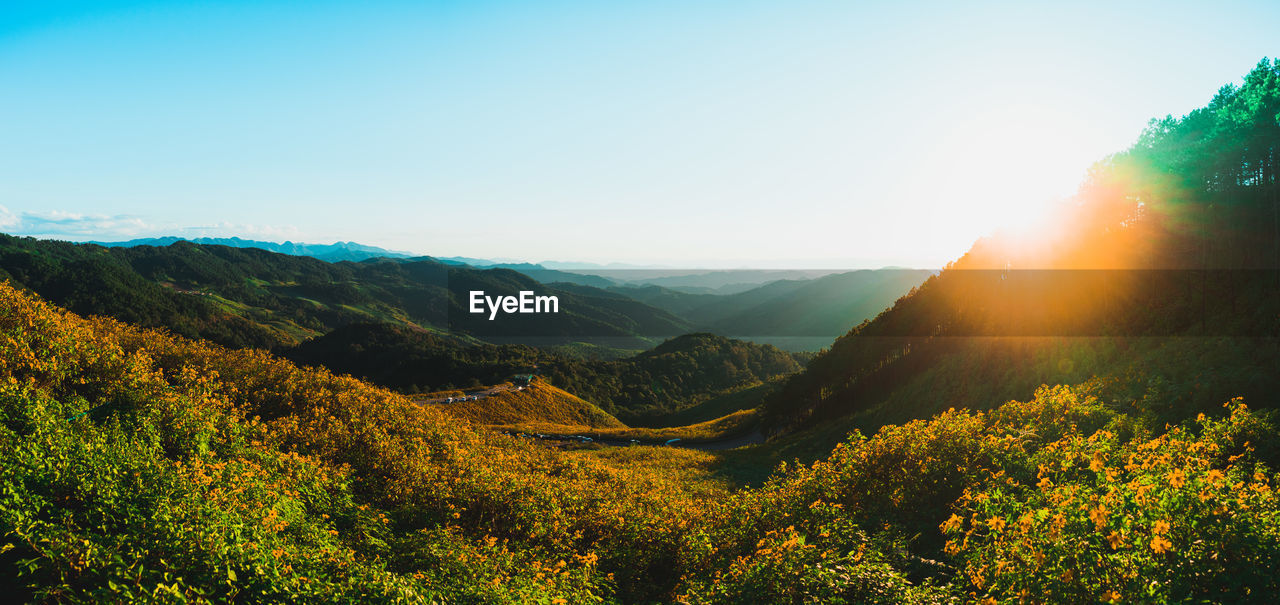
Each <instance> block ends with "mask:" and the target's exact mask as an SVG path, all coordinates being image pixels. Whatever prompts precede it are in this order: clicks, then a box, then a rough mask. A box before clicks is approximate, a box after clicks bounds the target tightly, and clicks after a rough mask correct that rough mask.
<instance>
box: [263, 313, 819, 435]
mask: <svg viewBox="0 0 1280 605" xmlns="http://www.w3.org/2000/svg"><path fill="white" fill-rule="evenodd" d="M285 355H286V356H287V357H288V358H290V359H292V360H293V361H295V362H298V363H300V364H306V365H313V366H323V367H326V368H329V369H330V370H332V371H334V372H339V373H343V374H351V375H352V376H356V377H358V378H363V379H366V380H369V381H370V382H374V383H377V384H380V385H383V386H387V387H391V388H394V389H397V390H400V391H403V392H410V393H413V392H419V391H421V392H426V391H436V390H445V389H453V388H466V387H473V386H479V385H482V384H483V385H489V384H494V383H498V382H502V381H504V380H508V379H510V378H511V376H512V375H514V374H526V373H537V374H539V375H541V376H543V377H544V378H545V379H546V380H547V381H549V382H550V383H551V384H553V385H555V386H557V387H560V388H563V389H565V390H568V391H570V392H572V393H574V394H575V395H578V396H580V397H582V398H584V399H587V400H589V401H591V402H593V403H595V404H597V405H599V406H600V407H602V408H603V409H604V410H605V411H607V412H609V413H611V414H614V415H617V416H618V417H619V418H621V419H622V420H623V421H624V422H628V423H630V422H637V421H639V422H642V423H643V422H645V421H646V420H649V421H652V420H653V419H655V418H658V417H661V416H664V415H666V414H670V413H674V412H678V411H680V410H683V409H688V408H690V407H692V406H694V405H696V404H698V403H700V402H702V401H705V400H706V399H708V398H709V397H711V396H712V395H714V394H715V393H717V392H721V391H724V390H728V389H733V388H738V387H742V386H747V385H753V384H757V383H760V382H763V381H767V380H770V379H772V378H776V377H779V376H783V375H786V374H791V373H794V372H796V371H798V370H800V368H801V363H800V358H797V357H796V356H795V355H793V354H790V353H787V352H784V351H781V350H779V349H777V348H776V347H773V346H769V345H757V344H752V343H749V342H743V341H737V340H730V339H727V338H723V337H719V336H714V335H711V334H689V335H685V336H681V337H678V338H673V339H671V340H668V341H666V342H664V343H662V344H660V345H658V346H657V347H655V348H654V349H652V350H650V351H646V352H643V353H640V354H638V355H635V356H633V357H628V358H624V359H616V360H601V359H595V360H591V359H578V358H574V357H572V356H570V355H567V354H565V353H563V352H560V351H558V350H556V349H551V350H548V349H542V348H534V347H529V346H525V345H489V344H478V345H464V344H462V343H459V342H458V341H457V340H456V339H453V338H450V337H447V336H443V335H440V334H435V333H430V332H426V331H422V330H417V329H413V328H409V327H404V326H395V325H390V324H353V325H350V326H346V327H343V328H339V329H337V330H334V331H333V332H332V333H330V334H327V335H325V336H323V337H320V338H316V339H313V340H310V341H307V342H304V343H302V344H301V345H298V346H297V347H295V348H293V349H290V350H288V351H286V352H285Z"/></svg>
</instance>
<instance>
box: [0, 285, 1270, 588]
mask: <svg viewBox="0 0 1280 605" xmlns="http://www.w3.org/2000/svg"><path fill="white" fill-rule="evenodd" d="M0 337H2V338H3V342H4V346H3V347H0V444H2V445H3V447H0V469H3V472H0V530H2V531H3V532H4V535H5V536H6V540H7V541H6V543H5V547H4V549H3V551H0V584H3V586H4V587H5V590H6V594H7V595H8V598H9V599H10V600H12V601H15V602H44V601H74V602H81V601H86V602H88V601H93V602H97V601H109V602H149V601H153V600H156V599H157V598H158V597H157V595H174V598H182V599H184V600H189V601H193V602H199V603H215V602H234V601H237V600H243V599H246V598H248V597H246V595H248V596H249V597H253V598H251V599H249V600H265V601H273V602H274V601H282V602H365V601H369V600H375V601H384V600H385V601H397V602H399V601H404V602H430V601H437V602H439V601H446V602H512V603H518V602H537V601H547V602H551V601H553V600H554V601H555V602H559V601H564V602H572V603H580V602H583V603H590V602H603V601H608V602H620V603H655V602H663V603H677V602H679V603H724V602H730V603H770V604H772V603H778V604H781V603H793V602H796V601H797V600H811V601H813V602H865V603H875V604H888V603H921V604H942V603H955V602H964V601H974V600H988V601H997V602H998V601H999V600H1001V599H1007V600H1009V601H1011V602H1012V601H1014V600H1017V599H1018V595H1019V594H1022V595H1026V594H1034V595H1045V596H1046V597H1047V598H1046V600H1051V601H1057V602H1092V601H1094V600H1098V598H1097V595H1104V596H1105V597H1106V598H1107V599H1108V600H1111V601H1115V600H1116V595H1124V594H1132V595H1140V596H1141V597H1142V599H1143V600H1149V601H1150V602H1206V601H1212V602H1268V599H1269V598H1270V596H1271V595H1274V594H1276V593H1277V591H1280V581H1277V577H1276V574H1275V573H1274V566H1273V565H1271V564H1270V562H1272V561H1275V560H1276V559H1277V558H1280V534H1277V529H1276V528H1277V523H1276V520H1277V519H1278V518H1280V497H1277V495H1276V492H1275V489H1274V488H1273V487H1272V486H1273V484H1274V481H1275V478H1274V474H1273V471H1271V469H1272V468H1275V464H1276V463H1277V462H1278V461H1280V439H1277V435H1280V429H1277V426H1276V424H1275V422H1274V417H1273V416H1272V415H1268V414H1260V413H1257V412H1253V411H1251V410H1249V409H1248V408H1247V407H1245V406H1244V405H1243V404H1242V403H1241V402H1239V401H1232V402H1228V404H1227V406H1226V408H1227V409H1226V410H1225V411H1219V412H1214V413H1210V414H1204V415H1201V416H1200V417H1198V418H1196V419H1195V420H1188V421H1187V422H1186V423H1185V424H1184V425H1182V426H1176V427H1169V426H1167V425H1164V424H1160V423H1158V422H1156V421H1153V420H1152V419H1149V418H1146V417H1144V416H1143V415H1142V414H1141V413H1138V412H1134V413H1132V414H1129V413H1125V412H1123V411H1119V410H1117V409H1115V408H1113V407H1111V406H1109V405H1106V404H1105V403H1103V402H1102V401H1101V400H1100V399H1099V398H1097V397H1095V396H1091V395H1088V394H1086V393H1084V392H1081V391H1080V390H1078V389H1072V388H1070V387H1056V388H1045V389H1041V390H1039V391H1038V392H1037V393H1036V394H1035V397H1034V398H1033V399H1030V400H1027V401H1025V402H1019V401H1012V402H1008V403H1006V404H1004V405H1001V406H999V407H998V408H995V409H993V410H991V411H990V412H989V413H974V412H968V411H954V410H952V411H948V412H944V413H941V414H938V415H936V416H933V417H931V418H929V419H927V420H919V421H914V422H911V423H907V424H904V425H901V426H886V427H884V428H883V429H882V430H881V431H879V432H877V433H876V434H874V435H872V436H870V437H866V436H863V435H860V434H855V435H853V436H851V437H849V438H847V439H846V440H844V441H843V443H842V444H841V445H840V446H839V447H838V448H836V449H835V450H834V451H831V452H830V453H829V454H827V455H824V456H822V457H821V459H820V460H818V461H817V462H815V463H814V464H812V465H805V464H785V463H784V464H780V465H778V466H777V467H776V469H777V470H776V472H775V474H774V475H773V476H772V478H771V479H769V480H768V481H767V482H765V483H764V484H762V485H759V486H758V487H750V486H734V485H733V484H731V483H730V481H729V480H728V479H727V474H728V473H730V472H731V471H732V469H736V468H742V467H744V466H747V467H757V468H759V467H763V468H764V471H763V472H767V469H769V468H773V467H771V466H768V465H767V464H765V462H766V461H765V460H762V459H761V457H760V456H759V455H758V454H756V453H755V452H757V451H758V450H759V448H754V449H751V450H745V451H735V452H729V453H728V454H719V453H712V452H701V451H695V450H691V449H679V448H665V447H630V448H628V447H623V448H602V447H601V446H599V445H596V446H594V447H593V448H587V449H575V450H568V451H565V450H559V449H556V448H552V447H547V446H545V445H543V444H542V443H540V442H536V441H532V440H528V439H521V438H517V437H509V436H505V435H502V434H499V433H495V432H492V431H488V430H484V429H483V428H481V427H478V426H476V425H474V424H473V423H472V422H470V421H468V420H465V419H460V418H457V417H451V416H449V415H448V414H447V413H445V412H444V410H441V409H439V406H435V405H427V406H425V407H424V406H419V405H415V404H413V403H412V402H411V401H409V400H407V399H406V398H405V397H403V396H400V395H397V394H395V393H392V392H389V391H386V390H383V389H379V388H376V387H373V386H370V385H368V384H366V383H363V382H360V381H358V380H354V379H351V378H345V377H341V376H335V375H333V374H331V373H329V372H327V371H325V370H319V369H305V368H299V367H297V366H294V365H293V364H291V363H289V362H287V361H283V360H280V359H277V358H274V357H272V356H271V355H269V354H266V353H263V352H261V351H252V350H239V351H236V350H227V349H223V348H221V347H217V346H214V345H210V344H207V343H203V342H198V341H191V340H187V339H182V338H175V337H173V336H170V335H168V334H165V333H162V332H157V331H149V330H142V329H138V328H136V327H132V326H128V325H125V324H122V323H119V322H117V321H115V320H111V319H103V318H96V319H95V318H90V319H85V318H81V317H78V316H76V315H74V314H72V313H68V312H65V311H62V310H60V309H57V308H54V307H52V306H50V305H49V304H47V303H45V302H43V301H40V300H38V299H37V298H36V297H34V296H31V295H29V294H24V293H22V292H19V291H18V290H16V289H15V288H14V287H12V286H11V285H9V284H0ZM673 346H675V345H673ZM1198 361H1199V360H1197V362H1198ZM766 451H767V450H766ZM757 472H760V471H757ZM1118 568H1119V569H1127V570H1130V571H1128V572H1126V573H1123V574H1117V573H1116V572H1115V570H1116V569H1118ZM1059 570H1061V571H1059ZM550 595H555V596H554V597H552V598H551V599H548V597H549V596H550ZM801 595H803V597H801Z"/></svg>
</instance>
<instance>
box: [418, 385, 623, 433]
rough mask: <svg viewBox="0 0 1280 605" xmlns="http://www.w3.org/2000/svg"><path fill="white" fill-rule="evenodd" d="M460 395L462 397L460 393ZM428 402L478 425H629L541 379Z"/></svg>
mask: <svg viewBox="0 0 1280 605" xmlns="http://www.w3.org/2000/svg"><path fill="white" fill-rule="evenodd" d="M458 398H463V397H462V393H461V392H459V393H458ZM428 405H436V406H438V407H439V409H440V411H442V412H444V413H445V414H448V415H450V416H453V417H455V418H461V419H464V420H468V421H471V422H474V423H476V424H485V425H499V426H502V425H508V426H509V425H523V426H530V425H533V426H558V427H566V428H575V427H578V428H626V425H624V424H622V423H621V422H619V421H618V419H617V418H614V417H613V416H610V415H609V414H608V412H605V411H604V410H601V409H600V408H598V407H596V406H595V405H593V404H592V403H591V402H588V401H585V400H583V399H581V398H578V397H576V396H574V395H573V394H572V393H568V392H566V391H563V390H561V389H557V388H556V387H553V386H551V385H549V384H547V383H545V382H543V381H541V380H538V379H534V380H532V381H531V382H530V383H529V385H528V386H526V387H524V388H522V389H519V390H517V389H514V388H507V389H503V390H499V391H497V392H494V393H492V394H487V395H486V396H484V397H482V398H477V399H466V400H464V401H451V402H447V403H433V404H428Z"/></svg>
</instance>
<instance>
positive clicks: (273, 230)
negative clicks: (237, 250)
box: [178, 221, 302, 242]
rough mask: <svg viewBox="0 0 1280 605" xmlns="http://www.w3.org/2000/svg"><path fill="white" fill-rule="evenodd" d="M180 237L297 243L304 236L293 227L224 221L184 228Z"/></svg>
mask: <svg viewBox="0 0 1280 605" xmlns="http://www.w3.org/2000/svg"><path fill="white" fill-rule="evenodd" d="M178 235H181V236H183V237H193V238H194V237H232V236H236V237H242V238H245V239H257V240H267V241H280V242H283V241H293V242H297V241H298V239H299V238H300V237H301V236H302V234H301V232H300V231H298V228H297V227H294V226H293V225H284V226H275V225H255V224H251V223H231V222H227V221H222V222H220V223H217V224H216V225H206V226H201V227H183V228H182V229H181V230H180V232H179V233H178Z"/></svg>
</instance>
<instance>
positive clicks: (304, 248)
mask: <svg viewBox="0 0 1280 605" xmlns="http://www.w3.org/2000/svg"><path fill="white" fill-rule="evenodd" d="M177 242H191V243H193V244H207V245H215V246H229V247H231V248H258V249H261V250H267V251H269V252H277V253H280V254H288V255H291V256H310V257H311V258H318V259H320V260H322V261H328V262H331V263H336V262H341V261H344V260H349V261H356V262H358V261H362V260H367V259H370V258H410V257H413V256H417V255H414V254H410V253H408V252H397V251H394V250H387V249H386V248H379V247H377V246H367V245H365V244H359V243H356V242H334V243H332V244H304V243H302V242H290V241H286V242H284V243H276V242H264V241H258V240H251V239H242V238H239V237H197V238H194V239H192V238H186V237H175V236H167V237H146V238H140V239H131V240H128V241H123V242H88V243H90V244H97V245H99V246H106V247H108V248H133V247H136V246H156V247H163V246H169V245H172V244H175V243H177Z"/></svg>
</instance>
